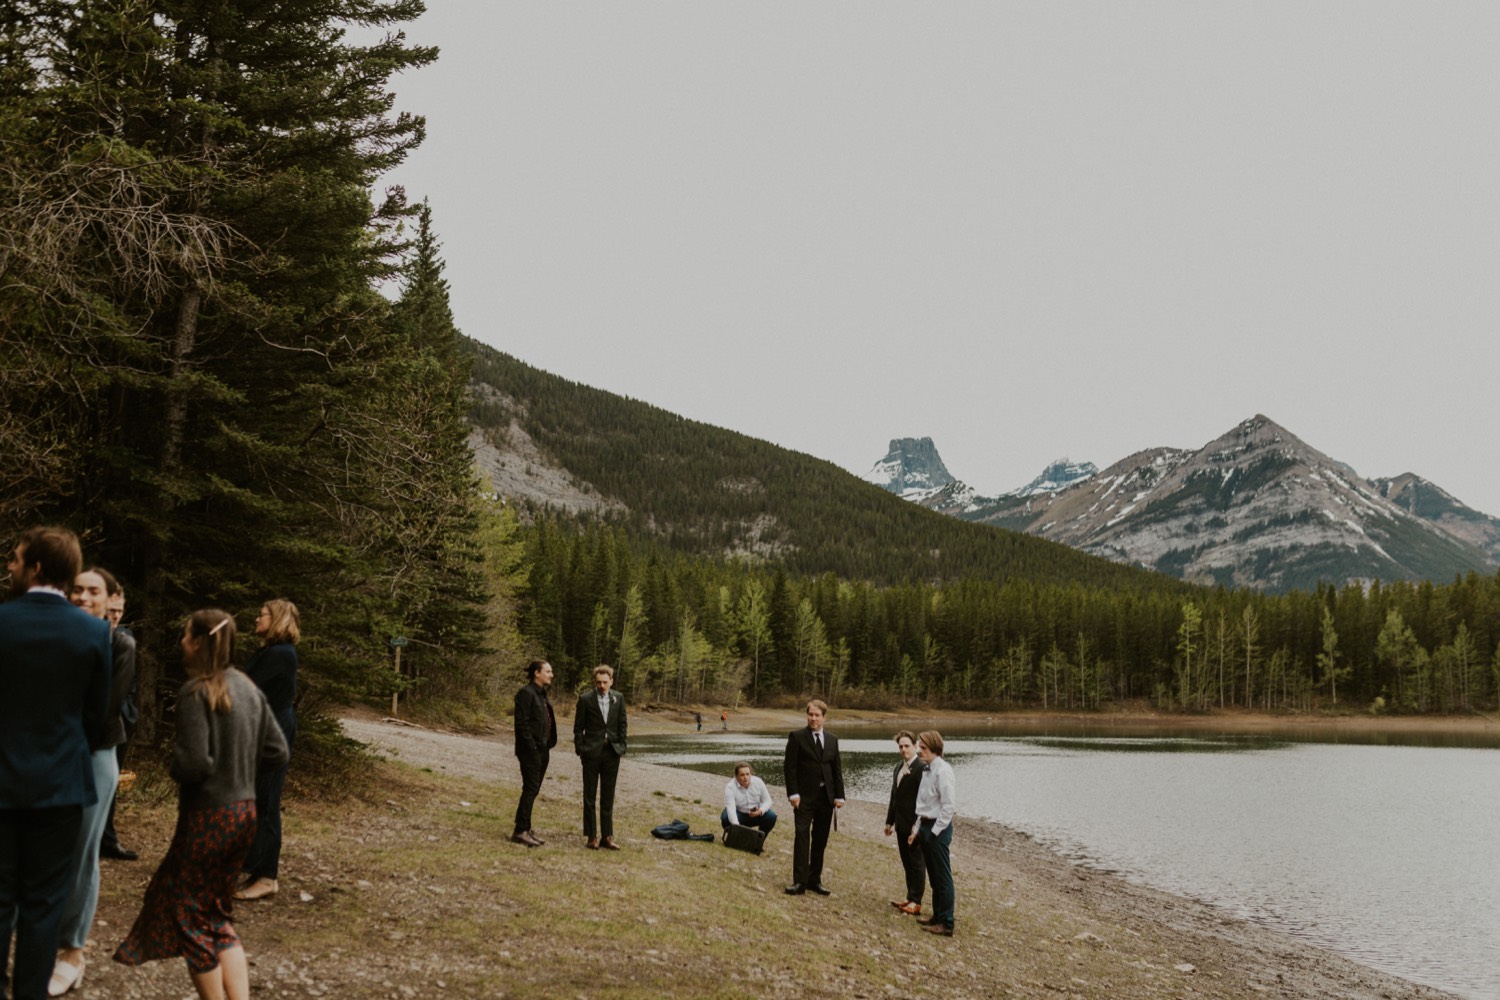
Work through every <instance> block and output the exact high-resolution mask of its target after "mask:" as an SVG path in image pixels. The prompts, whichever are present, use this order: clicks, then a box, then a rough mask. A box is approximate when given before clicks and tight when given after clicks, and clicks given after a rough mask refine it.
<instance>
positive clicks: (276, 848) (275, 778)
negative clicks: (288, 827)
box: [245, 764, 286, 879]
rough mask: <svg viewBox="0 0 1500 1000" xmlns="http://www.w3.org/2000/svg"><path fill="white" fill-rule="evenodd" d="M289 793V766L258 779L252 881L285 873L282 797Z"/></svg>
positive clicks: (249, 862) (248, 867) (248, 858)
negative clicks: (282, 848) (282, 845)
mask: <svg viewBox="0 0 1500 1000" xmlns="http://www.w3.org/2000/svg"><path fill="white" fill-rule="evenodd" d="M285 789H286V765H285V764H283V765H282V766H281V767H278V768H276V769H275V770H274V771H262V772H261V773H259V774H257V775H256V776H255V842H254V843H253V844H251V845H250V853H249V854H247V855H245V871H246V872H248V873H249V874H250V877H251V878H269V879H274V878H277V877H278V873H279V872H280V871H281V793H282V792H283V791H284V790H285Z"/></svg>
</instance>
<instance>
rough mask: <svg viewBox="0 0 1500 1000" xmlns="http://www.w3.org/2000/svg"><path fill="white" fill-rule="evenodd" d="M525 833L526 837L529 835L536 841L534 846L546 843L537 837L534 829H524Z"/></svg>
mask: <svg viewBox="0 0 1500 1000" xmlns="http://www.w3.org/2000/svg"><path fill="white" fill-rule="evenodd" d="M526 835H527V836H528V837H530V838H531V839H532V840H534V841H536V846H538V847H541V846H542V845H543V844H545V843H546V841H545V840H543V839H542V838H541V837H538V836H537V835H536V831H535V830H527V831H526Z"/></svg>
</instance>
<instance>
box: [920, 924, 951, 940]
mask: <svg viewBox="0 0 1500 1000" xmlns="http://www.w3.org/2000/svg"><path fill="white" fill-rule="evenodd" d="M922 929H923V930H924V931H926V932H927V933H928V934H939V935H942V936H943V937H952V936H953V928H952V927H949V926H948V925H947V924H939V923H936V922H934V923H930V924H923V925H922Z"/></svg>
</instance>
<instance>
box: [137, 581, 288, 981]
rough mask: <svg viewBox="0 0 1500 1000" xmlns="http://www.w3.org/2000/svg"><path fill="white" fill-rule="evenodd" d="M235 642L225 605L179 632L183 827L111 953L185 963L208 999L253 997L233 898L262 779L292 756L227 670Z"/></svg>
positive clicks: (257, 697) (271, 721)
mask: <svg viewBox="0 0 1500 1000" xmlns="http://www.w3.org/2000/svg"><path fill="white" fill-rule="evenodd" d="M234 639H235V628H234V619H233V618H231V617H230V616H229V615H228V614H227V613H226V612H223V611H220V610H219V609H218V608H204V609H203V610H201V611H195V612H193V614H192V615H191V616H190V617H189V618H188V621H187V626H186V627H185V628H184V629H183V630H182V640H181V646H182V656H183V666H184V668H185V669H186V672H187V675H188V680H187V683H186V684H184V685H182V689H181V690H180V691H178V693H177V739H176V743H175V745H174V746H173V748H172V768H171V773H172V777H173V779H174V780H176V782H177V785H178V797H177V829H176V831H175V832H174V833H173V834H172V844H171V846H170V847H168V848H167V855H166V857H164V858H162V862H161V866H160V867H159V868H157V869H156V873H155V874H154V875H152V876H151V884H150V885H148V886H147V887H146V898H145V899H144V900H143V901H142V903H141V912H140V915H139V916H138V917H136V918H135V923H134V925H132V926H131V928H130V933H129V934H127V935H126V937H125V940H124V941H122V942H121V943H120V947H119V948H117V949H115V956H114V957H115V961H116V962H120V963H121V964H124V965H141V964H143V963H145V962H152V961H156V960H159V959H164V958H174V957H178V956H180V957H182V958H184V959H186V961H187V967H188V973H189V974H190V975H191V976H192V979H193V987H194V989H196V990H197V991H198V996H199V997H203V998H205V1000H206V998H210V997H211V998H215V1000H218V998H224V997H229V998H232V1000H240V998H244V1000H248V997H249V996H250V970H249V963H248V960H247V959H246V958H245V949H244V948H243V947H242V946H241V945H240V939H239V935H238V934H236V933H235V930H234V925H233V924H232V923H230V921H229V915H230V913H231V912H232V909H233V906H234V902H233V899H232V898H231V897H232V896H233V895H234V884H235V881H236V880H237V879H238V878H239V874H240V869H241V867H242V866H243V865H244V862H245V855H246V853H247V852H248V851H249V850H250V845H251V844H252V843H253V842H254V841H255V776H256V774H257V772H259V771H260V770H261V769H264V768H277V767H283V766H285V764H286V762H287V760H288V758H289V756H290V755H289V752H288V750H287V746H286V738H285V737H284V736H282V734H281V726H280V725H278V724H277V722H276V717H275V715H273V714H272V713H271V707H270V705H268V704H267V703H266V698H265V695H263V694H261V692H260V689H259V688H258V687H256V686H255V682H254V681H252V680H250V678H248V677H246V676H245V675H244V674H242V673H240V672H239V671H238V670H235V669H234V668H233V667H231V666H230V665H229V660H230V657H231V655H232V654H233V651H234Z"/></svg>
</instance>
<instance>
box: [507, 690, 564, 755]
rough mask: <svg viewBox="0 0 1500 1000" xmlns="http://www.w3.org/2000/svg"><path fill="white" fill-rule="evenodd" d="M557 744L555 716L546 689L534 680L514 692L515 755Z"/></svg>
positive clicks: (543, 749) (540, 750)
mask: <svg viewBox="0 0 1500 1000" xmlns="http://www.w3.org/2000/svg"><path fill="white" fill-rule="evenodd" d="M555 746H557V716H555V715H553V714H552V702H550V701H548V700H547V691H546V689H544V688H542V687H539V686H538V685H537V684H536V682H535V681H533V682H531V683H529V684H527V685H526V686H525V687H523V688H522V689H521V690H519V691H517V692H516V756H518V757H519V756H520V755H521V754H523V753H543V752H545V751H547V750H551V749H552V748H553V747H555Z"/></svg>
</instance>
